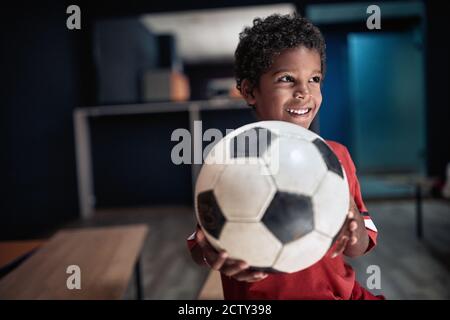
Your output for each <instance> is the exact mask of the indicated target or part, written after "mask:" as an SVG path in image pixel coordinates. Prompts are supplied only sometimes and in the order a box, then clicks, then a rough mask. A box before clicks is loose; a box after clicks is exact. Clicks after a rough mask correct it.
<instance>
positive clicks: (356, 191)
mask: <svg viewBox="0 0 450 320" xmlns="http://www.w3.org/2000/svg"><path fill="white" fill-rule="evenodd" d="M344 149H345V153H346V155H347V161H348V165H349V169H350V170H348V171H349V177H348V180H349V184H350V193H351V194H352V196H353V199H354V200H355V203H356V205H357V206H358V209H359V212H360V213H361V215H362V216H363V218H364V225H365V227H366V229H367V234H368V235H369V245H368V247H367V250H366V253H367V252H369V251H370V250H372V248H373V247H375V246H376V244H377V235H378V230H377V228H376V227H375V224H374V223H373V221H372V218H371V217H370V215H369V210H367V208H366V205H365V204H364V201H363V198H362V195H361V187H360V185H359V181H358V177H357V176H356V167H355V164H354V163H353V160H352V158H351V156H350V153H349V152H348V150H347V148H345V147H344Z"/></svg>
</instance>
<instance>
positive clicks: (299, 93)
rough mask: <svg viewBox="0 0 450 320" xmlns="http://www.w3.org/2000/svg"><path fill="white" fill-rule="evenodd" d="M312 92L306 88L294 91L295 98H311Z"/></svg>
mask: <svg viewBox="0 0 450 320" xmlns="http://www.w3.org/2000/svg"><path fill="white" fill-rule="evenodd" d="M310 96H311V94H310V93H309V91H308V89H305V90H302V91H301V90H298V91H295V92H294V98H296V99H306V98H309V97H310Z"/></svg>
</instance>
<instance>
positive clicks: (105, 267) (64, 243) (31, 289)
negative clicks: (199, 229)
mask: <svg viewBox="0 0 450 320" xmlns="http://www.w3.org/2000/svg"><path fill="white" fill-rule="evenodd" d="M147 232H148V228H147V226H146V225H129V226H120V227H102V228H85V229H67V230H62V231H60V232H58V233H57V234H55V235H54V236H53V237H52V238H50V239H49V240H48V242H46V243H45V244H44V245H43V246H42V247H41V248H39V249H38V250H37V251H36V252H35V253H34V254H33V255H32V256H31V257H29V258H28V259H27V260H26V261H25V262H23V263H22V264H21V265H20V266H18V267H17V268H16V269H14V270H13V271H11V272H10V273H8V274H7V275H6V276H5V277H4V278H2V279H1V280H0V299H122V298H123V296H124V293H125V291H126V289H127V287H128V285H129V283H130V279H131V277H132V275H133V270H134V271H135V276H136V282H137V295H138V298H141V296H142V290H141V281H140V270H139V269H140V265H139V260H140V253H141V249H142V247H143V244H144V240H145V238H146V235H147ZM71 265H76V266H78V267H79V268H80V271H81V273H80V275H81V276H80V284H81V288H80V289H68V286H67V279H68V278H69V277H70V276H71V275H72V274H71V273H67V272H66V271H67V268H68V267H69V266H71Z"/></svg>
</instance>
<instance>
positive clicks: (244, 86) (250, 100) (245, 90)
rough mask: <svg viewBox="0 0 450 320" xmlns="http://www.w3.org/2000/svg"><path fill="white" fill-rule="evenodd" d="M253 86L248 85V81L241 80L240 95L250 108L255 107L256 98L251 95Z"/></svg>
mask: <svg viewBox="0 0 450 320" xmlns="http://www.w3.org/2000/svg"><path fill="white" fill-rule="evenodd" d="M253 90H254V88H253V86H252V85H251V84H250V81H248V80H247V79H244V80H242V82H241V94H242V96H243V97H244V99H245V101H246V102H247V104H248V105H249V106H251V107H255V104H256V98H255V96H254V95H253Z"/></svg>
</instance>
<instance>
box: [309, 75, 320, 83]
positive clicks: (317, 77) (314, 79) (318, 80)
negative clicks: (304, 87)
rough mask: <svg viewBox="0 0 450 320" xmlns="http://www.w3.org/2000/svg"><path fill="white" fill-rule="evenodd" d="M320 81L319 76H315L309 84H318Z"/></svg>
mask: <svg viewBox="0 0 450 320" xmlns="http://www.w3.org/2000/svg"><path fill="white" fill-rule="evenodd" d="M320 80H322V79H321V78H320V77H319V76H315V77H312V78H311V82H314V83H320Z"/></svg>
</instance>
